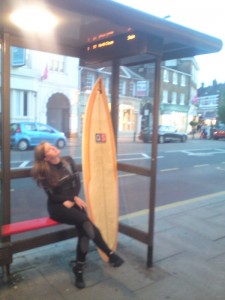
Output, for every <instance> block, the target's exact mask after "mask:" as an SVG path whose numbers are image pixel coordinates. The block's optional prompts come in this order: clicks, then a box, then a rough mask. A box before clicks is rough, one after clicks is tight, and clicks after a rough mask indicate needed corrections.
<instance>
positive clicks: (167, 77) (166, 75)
mask: <svg viewBox="0 0 225 300" xmlns="http://www.w3.org/2000/svg"><path fill="white" fill-rule="evenodd" d="M163 81H164V82H169V71H168V70H164V71H163Z"/></svg>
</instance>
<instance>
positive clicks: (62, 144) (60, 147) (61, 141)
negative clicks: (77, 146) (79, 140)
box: [56, 139, 66, 149]
mask: <svg viewBox="0 0 225 300" xmlns="http://www.w3.org/2000/svg"><path fill="white" fill-rule="evenodd" d="M65 144H66V143H65V141H64V140H62V139H60V140H58V141H57V143H56V147H57V148H59V149H62V148H64V147H65Z"/></svg>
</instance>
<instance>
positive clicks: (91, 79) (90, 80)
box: [85, 73, 95, 90]
mask: <svg viewBox="0 0 225 300" xmlns="http://www.w3.org/2000/svg"><path fill="white" fill-rule="evenodd" d="M94 82H95V76H94V74H93V73H88V74H87V78H86V88H85V89H86V90H92V87H93V85H94Z"/></svg>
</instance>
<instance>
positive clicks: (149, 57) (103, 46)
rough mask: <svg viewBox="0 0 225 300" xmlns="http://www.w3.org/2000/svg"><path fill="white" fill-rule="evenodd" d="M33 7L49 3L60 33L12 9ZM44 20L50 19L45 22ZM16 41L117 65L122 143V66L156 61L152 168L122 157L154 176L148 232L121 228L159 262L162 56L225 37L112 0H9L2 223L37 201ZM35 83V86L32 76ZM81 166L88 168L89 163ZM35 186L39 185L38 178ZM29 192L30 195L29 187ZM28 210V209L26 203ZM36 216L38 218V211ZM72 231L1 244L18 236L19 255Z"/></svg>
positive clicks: (2, 32) (202, 49) (0, 50)
mask: <svg viewBox="0 0 225 300" xmlns="http://www.w3.org/2000/svg"><path fill="white" fill-rule="evenodd" d="M29 5H32V6H36V7H37V6H38V7H39V6H41V8H44V9H47V10H48V11H50V12H51V13H52V14H53V15H55V16H56V17H57V18H58V20H59V22H58V25H57V26H56V27H55V29H54V30H53V32H51V33H46V32H45V31H44V32H42V33H39V32H32V31H27V30H22V29H21V28H19V27H17V26H16V25H15V24H14V23H13V22H12V21H11V19H10V15H11V13H12V12H14V11H15V10H16V9H18V8H24V7H25V6H26V7H28V6H29ZM41 22H42V20H40V23H41ZM15 47H16V48H18V49H30V50H37V51H44V52H47V53H54V54H58V55H62V56H69V57H76V58H79V67H83V66H85V67H90V68H92V67H95V68H97V67H98V68H101V67H107V66H110V68H111V71H112V82H111V86H112V90H111V99H110V101H111V116H112V121H113V128H114V133H115V138H116V142H117V140H118V139H117V133H118V105H119V85H120V82H119V68H120V66H128V67H129V66H136V65H144V64H150V65H151V68H152V70H153V72H152V73H151V74H150V75H149V76H150V77H149V78H148V79H149V81H150V82H151V83H152V89H153V95H154V97H153V107H152V115H153V121H152V126H153V140H152V143H151V144H149V153H150V160H149V166H148V167H144V166H142V167H140V166H137V165H132V164H129V163H126V164H125V163H120V162H118V169H119V171H122V172H125V173H132V174H133V173H134V174H137V175H138V176H144V177H145V178H147V179H148V191H147V193H148V196H147V197H148V211H149V214H148V224H147V230H146V231H145V230H141V229H138V228H136V227H135V226H131V225H129V224H127V223H126V222H122V221H121V222H120V224H119V231H120V232H121V233H122V234H125V235H128V236H130V237H132V238H134V239H136V240H138V241H140V242H142V243H144V244H146V246H147V259H146V264H147V266H148V267H150V266H152V264H153V240H154V212H155V195H156V173H157V127H158V113H159V105H160V66H161V62H162V61H165V60H172V59H178V58H186V57H193V56H195V55H202V54H208V53H213V52H217V51H219V50H220V49H221V48H222V42H221V41H220V40H219V39H217V38H214V37H212V36H208V35H206V34H203V33H201V32H197V31H194V30H191V29H189V28H185V27H183V26H180V25H177V24H174V23H172V22H169V21H168V20H166V19H161V18H158V17H155V16H152V15H150V14H147V13H145V12H141V11H138V10H135V9H132V8H129V7H126V6H124V5H121V4H119V3H116V2H113V1H109V0H92V1H89V0H64V1H60V0H39V1H34V0H30V1H25V0H18V1H12V0H10V1H9V0H2V1H1V4H0V55H1V64H0V68H1V69H0V75H1V77H0V78H1V81H0V86H1V97H0V100H1V101H0V106H1V110H0V111H1V120H0V121H1V140H0V143H1V158H0V159H1V164H0V165H1V168H0V180H1V196H0V197H1V198H0V211H1V218H0V225H3V224H9V223H12V222H13V221H15V220H17V219H18V218H17V217H18V216H17V211H19V209H20V203H24V201H25V202H29V199H26V197H28V195H27V194H26V189H27V188H28V186H29V184H28V185H27V184H24V183H23V180H31V179H30V168H31V166H30V167H28V168H27V167H26V168H23V167H20V168H14V167H13V165H12V161H13V154H12V150H11V148H10V122H11V112H12V110H13V109H14V108H13V106H14V105H16V103H15V102H13V101H12V100H11V99H12V85H13V84H14V77H13V74H12V53H13V52H12V49H15ZM30 84H31V85H32V82H30ZM20 89H22V87H20V86H18V87H17V90H20ZM23 89H24V87H23ZM29 89H30V88H29ZM80 170H81V171H82V166H81V165H80ZM12 184H13V185H15V186H19V185H20V184H21V185H23V188H24V191H23V193H21V194H20V198H19V199H18V197H17V198H16V203H17V204H13V201H15V199H14V198H15V196H12V193H13V191H12V190H13V189H12ZM30 184H31V185H32V183H31V182H30ZM137 188H138V187H137ZM27 193H28V194H29V191H27ZM22 198H23V199H22ZM24 198H25V199H24ZM13 199H14V200H13ZM21 205H22V204H21ZM14 206H15V207H14ZM28 206H29V204H28ZM23 209H24V210H25V209H26V206H24V208H23ZM32 214H33V215H34V216H35V212H32ZM30 218H31V215H29V213H27V216H26V219H30ZM21 221H22V220H21ZM72 236H74V232H73V231H72V230H71V229H70V228H63V229H60V230H54V231H51V232H44V233H43V234H40V235H38V236H35V237H26V236H24V237H22V238H21V239H19V240H18V239H15V240H14V239H13V238H9V237H7V238H6V237H2V236H1V243H2V244H4V243H5V242H9V241H10V242H11V244H12V245H13V247H12V249H13V250H12V251H13V253H16V252H19V251H22V250H27V249H31V248H34V247H38V246H41V245H45V244H48V243H53V242H56V241H59V240H64V239H67V238H70V237H72Z"/></svg>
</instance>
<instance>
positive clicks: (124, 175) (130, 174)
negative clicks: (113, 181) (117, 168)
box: [118, 173, 137, 177]
mask: <svg viewBox="0 0 225 300" xmlns="http://www.w3.org/2000/svg"><path fill="white" fill-rule="evenodd" d="M135 175H137V174H134V173H129V174H123V175H119V176H118V177H129V176H135Z"/></svg>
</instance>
